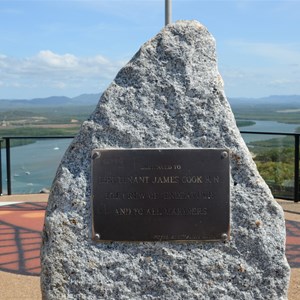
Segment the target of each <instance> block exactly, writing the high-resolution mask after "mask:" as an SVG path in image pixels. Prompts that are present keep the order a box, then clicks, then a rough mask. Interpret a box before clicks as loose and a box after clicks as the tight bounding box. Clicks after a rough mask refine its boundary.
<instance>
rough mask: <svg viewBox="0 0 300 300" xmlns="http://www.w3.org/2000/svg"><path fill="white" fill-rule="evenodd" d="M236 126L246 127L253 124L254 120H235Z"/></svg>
mask: <svg viewBox="0 0 300 300" xmlns="http://www.w3.org/2000/svg"><path fill="white" fill-rule="evenodd" d="M236 125H237V127H239V128H241V127H246V126H253V125H255V122H254V121H245V120H236Z"/></svg>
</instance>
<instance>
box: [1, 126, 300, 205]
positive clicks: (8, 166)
mask: <svg viewBox="0 0 300 300" xmlns="http://www.w3.org/2000/svg"><path fill="white" fill-rule="evenodd" d="M240 133H241V134H260V135H275V136H276V135H277V136H279V135H282V136H293V137H294V141H295V143H294V160H295V161H294V197H293V200H294V201H295V202H298V201H299V200H300V199H299V198H300V195H299V182H300V176H299V139H300V133H290V132H266V131H264V132H263V131H244V130H241V131H240ZM70 138H74V136H73V135H72V136H71V135H68V136H65V135H64V136H62V135H56V136H53V135H52V136H3V137H1V138H0V148H1V143H2V142H3V141H5V148H6V176H7V194H8V195H11V193H12V189H11V158H10V148H11V147H10V140H13V139H16V140H18V139H70ZM2 184H3V182H2V158H1V152H0V195H2V191H3V190H2ZM288 199H289V200H290V198H288Z"/></svg>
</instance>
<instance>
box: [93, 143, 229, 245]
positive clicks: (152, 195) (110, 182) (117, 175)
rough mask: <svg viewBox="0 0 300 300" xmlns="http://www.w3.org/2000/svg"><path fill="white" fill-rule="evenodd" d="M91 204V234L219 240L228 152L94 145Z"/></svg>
mask: <svg viewBox="0 0 300 300" xmlns="http://www.w3.org/2000/svg"><path fill="white" fill-rule="evenodd" d="M92 207H93V238H94V239H95V240H99V241H106V240H114V241H162V240H223V239H224V236H226V237H228V236H229V227H230V226H229V219H230V191H229V153H228V151H227V150H225V149H95V150H94V151H93V153H92ZM224 234H225V235H224Z"/></svg>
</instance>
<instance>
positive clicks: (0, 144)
mask: <svg viewBox="0 0 300 300" xmlns="http://www.w3.org/2000/svg"><path fill="white" fill-rule="evenodd" d="M2 142H3V140H1V139H0V196H2V194H3V189H2Z"/></svg>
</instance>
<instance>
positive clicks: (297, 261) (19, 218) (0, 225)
mask: <svg viewBox="0 0 300 300" xmlns="http://www.w3.org/2000/svg"><path fill="white" fill-rule="evenodd" d="M29 200H30V201H29ZM24 201H25V202H24ZM278 203H279V204H280V205H281V206H282V207H283V209H284V211H285V219H286V232H287V239H286V255H287V259H288V261H289V264H290V266H291V268H292V278H291V285H290V290H289V299H290V300H293V299H295V300H296V299H300V278H299V274H300V203H294V202H291V201H285V200H278ZM46 205H47V195H21V196H20V195H17V196H2V197H0V282H1V284H0V287H1V285H5V280H10V281H11V280H14V278H15V283H16V284H17V283H18V285H20V284H22V282H23V284H26V285H28V282H27V281H28V280H30V281H29V282H32V283H34V284H33V285H34V286H35V289H37V290H36V292H35V294H34V295H35V297H37V298H35V297H34V299H40V292H39V284H38V281H37V280H36V279H38V276H39V274H40V245H41V231H42V227H43V220H44V215H45V208H46ZM13 275H15V276H13ZM22 275H23V276H22ZM24 275H25V276H24ZM34 277H35V278H36V279H35V278H34ZM7 278H10V279H7ZM8 286H14V285H12V283H11V282H7V285H6V286H5V289H6V293H8V294H7V295H8V296H7V298H1V299H12V297H13V298H14V299H27V298H26V296H24V294H22V296H21V295H19V296H18V295H17V294H15V293H16V289H15V288H13V289H12V290H11V291H9V289H7V287H8ZM1 290H3V289H1ZM32 292H33V291H32V289H29V293H32ZM9 293H13V294H9ZM12 295H14V296H12ZM2 296H4V295H3V294H2ZM4 297H5V296H4ZM18 297H21V298H18ZM28 297H29V296H28ZM32 297H33V296H30V297H29V298H31V299H33V298H32ZM298 297H299V298H298ZM29 298H28V299H29Z"/></svg>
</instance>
